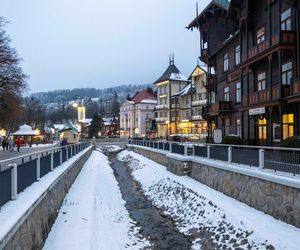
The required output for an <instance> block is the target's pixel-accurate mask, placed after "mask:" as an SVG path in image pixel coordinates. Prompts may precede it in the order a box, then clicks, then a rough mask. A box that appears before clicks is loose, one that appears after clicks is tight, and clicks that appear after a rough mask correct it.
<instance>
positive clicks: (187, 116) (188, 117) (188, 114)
mask: <svg viewBox="0 0 300 250" xmlns="http://www.w3.org/2000/svg"><path fill="white" fill-rule="evenodd" d="M185 117H186V118H187V119H190V112H189V111H185Z"/></svg>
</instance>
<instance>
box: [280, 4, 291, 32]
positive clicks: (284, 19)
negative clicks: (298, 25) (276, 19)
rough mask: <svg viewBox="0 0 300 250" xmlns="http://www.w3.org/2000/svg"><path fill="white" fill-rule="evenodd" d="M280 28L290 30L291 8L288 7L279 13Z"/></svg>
mask: <svg viewBox="0 0 300 250" xmlns="http://www.w3.org/2000/svg"><path fill="white" fill-rule="evenodd" d="M280 21H281V30H292V12H291V8H288V9H287V10H285V11H284V12H282V13H281V17H280Z"/></svg>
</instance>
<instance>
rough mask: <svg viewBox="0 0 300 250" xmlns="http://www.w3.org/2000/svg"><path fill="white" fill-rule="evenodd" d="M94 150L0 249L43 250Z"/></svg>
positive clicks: (49, 192) (68, 172)
mask: <svg viewBox="0 0 300 250" xmlns="http://www.w3.org/2000/svg"><path fill="white" fill-rule="evenodd" d="M91 153H92V148H90V149H89V150H87V151H86V152H85V153H84V154H83V155H82V156H81V157H80V158H79V159H78V160H76V161H75V162H74V163H73V164H72V165H71V166H70V167H69V168H68V169H67V170H66V171H65V172H64V173H63V174H62V175H61V176H60V177H59V178H58V179H57V180H56V182H55V183H53V184H52V185H51V186H50V187H49V189H48V190H47V191H46V192H45V193H44V194H43V195H42V196H41V197H40V199H39V200H37V202H36V203H35V204H34V205H33V206H32V207H31V208H30V209H29V210H28V211H27V213H26V214H25V215H24V216H23V218H21V220H20V222H19V224H17V225H15V226H14V228H12V229H11V230H10V232H9V233H8V234H7V235H6V237H5V238H4V239H2V241H1V244H0V249H2V248H3V249H5V250H6V249H7V250H11V249H42V247H43V245H44V242H45V240H46V239H47V236H48V233H49V232H50V230H51V227H52V225H53V223H54V221H55V219H56V217H57V215H58V211H59V209H60V207H61V205H62V202H63V200H64V197H65V195H66V194H67V192H68V190H69V188H70V187H71V185H72V184H73V182H74V181H75V179H76V177H77V175H78V174H79V172H80V171H81V169H82V167H83V165H84V163H85V162H86V161H87V159H88V158H89V157H90V155H91Z"/></svg>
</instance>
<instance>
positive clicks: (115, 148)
mask: <svg viewBox="0 0 300 250" xmlns="http://www.w3.org/2000/svg"><path fill="white" fill-rule="evenodd" d="M100 149H101V150H104V151H108V152H118V151H119V150H121V149H124V147H121V146H119V145H103V146H100Z"/></svg>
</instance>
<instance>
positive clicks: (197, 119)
mask: <svg viewBox="0 0 300 250" xmlns="http://www.w3.org/2000/svg"><path fill="white" fill-rule="evenodd" d="M192 120H193V121H200V120H203V118H202V115H193V116H192Z"/></svg>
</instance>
